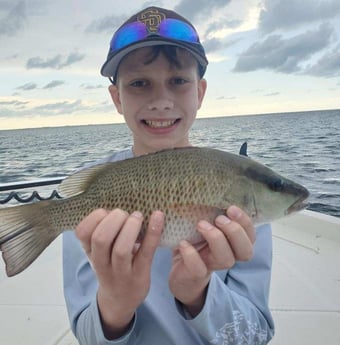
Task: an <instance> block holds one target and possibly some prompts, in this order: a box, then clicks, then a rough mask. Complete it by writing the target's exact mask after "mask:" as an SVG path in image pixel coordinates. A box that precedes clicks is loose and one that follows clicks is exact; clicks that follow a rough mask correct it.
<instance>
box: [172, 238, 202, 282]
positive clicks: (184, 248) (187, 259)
mask: <svg viewBox="0 0 340 345" xmlns="http://www.w3.org/2000/svg"><path fill="white" fill-rule="evenodd" d="M178 250H179V253H180V255H181V258H182V260H183V263H184V266H185V268H186V269H187V271H188V272H189V273H190V275H191V277H192V278H193V279H202V278H204V277H206V276H207V274H208V269H207V266H206V265H205V263H204V262H203V260H202V258H201V256H200V255H199V253H198V252H197V250H196V249H195V248H194V247H193V246H192V245H191V244H190V243H189V242H187V241H185V240H183V241H181V242H180V244H179V248H178Z"/></svg>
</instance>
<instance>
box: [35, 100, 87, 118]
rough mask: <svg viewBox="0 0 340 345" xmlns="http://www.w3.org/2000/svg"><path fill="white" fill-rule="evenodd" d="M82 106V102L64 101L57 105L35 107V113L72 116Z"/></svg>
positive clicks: (49, 104)
mask: <svg viewBox="0 0 340 345" xmlns="http://www.w3.org/2000/svg"><path fill="white" fill-rule="evenodd" d="M81 106H82V101H81V100H80V99H77V100H75V101H62V102H55V103H47V104H43V105H41V106H38V107H35V108H34V111H35V112H36V113H38V114H41V115H59V114H71V113H74V112H76V111H79V110H80V109H81Z"/></svg>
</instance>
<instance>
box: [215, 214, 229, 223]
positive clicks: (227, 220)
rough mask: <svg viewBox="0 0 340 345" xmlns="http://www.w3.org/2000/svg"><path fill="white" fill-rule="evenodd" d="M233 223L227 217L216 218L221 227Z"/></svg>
mask: <svg viewBox="0 0 340 345" xmlns="http://www.w3.org/2000/svg"><path fill="white" fill-rule="evenodd" d="M230 223H231V220H230V219H229V218H228V217H226V216H218V217H217V218H216V224H219V225H228V224H230Z"/></svg>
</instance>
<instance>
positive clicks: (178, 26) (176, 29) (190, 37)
mask: <svg viewBox="0 0 340 345" xmlns="http://www.w3.org/2000/svg"><path fill="white" fill-rule="evenodd" d="M149 35H150V36H151V35H158V36H161V37H165V38H169V39H174V40H180V41H185V42H189V43H198V35H197V33H196V31H195V30H194V28H192V27H191V26H190V25H189V24H187V23H184V22H182V21H180V20H177V19H165V20H163V21H162V22H161V23H160V24H159V26H158V32H157V33H149V32H148V28H147V26H146V25H145V24H144V23H141V22H133V23H130V24H127V25H125V26H123V27H122V28H121V29H119V30H118V31H117V32H116V33H115V35H114V36H113V38H112V40H111V44H110V48H111V51H112V52H114V51H116V50H119V49H122V48H124V47H126V46H128V45H129V44H132V43H135V42H138V41H140V40H143V39H145V38H147V37H148V36H149Z"/></svg>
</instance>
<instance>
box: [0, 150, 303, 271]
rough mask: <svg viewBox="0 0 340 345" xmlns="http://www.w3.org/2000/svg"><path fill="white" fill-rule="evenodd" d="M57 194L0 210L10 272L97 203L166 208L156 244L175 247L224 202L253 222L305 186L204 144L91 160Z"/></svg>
mask: <svg viewBox="0 0 340 345" xmlns="http://www.w3.org/2000/svg"><path fill="white" fill-rule="evenodd" d="M59 193H60V194H61V195H62V196H63V197H64V198H63V199H61V200H48V201H41V202H37V203H34V204H29V205H20V206H15V207H9V208H5V209H1V210H0V249H1V250H2V251H3V258H4V260H5V263H6V272H7V274H8V275H9V276H12V275H15V274H17V273H19V272H21V271H22V270H24V269H25V268H26V267H28V266H29V265H30V264H31V263H32V262H33V261H34V260H35V259H36V257H37V256H39V255H40V253H41V252H42V251H43V250H44V249H45V248H46V247H47V246H48V245H49V244H50V243H51V242H52V241H53V240H54V239H55V238H56V237H57V236H58V235H59V234H60V233H61V232H63V231H65V230H71V229H74V228H75V227H76V226H77V224H79V222H80V221H81V220H82V219H83V218H84V217H85V216H86V215H88V214H89V213H90V212H91V211H93V210H95V209H97V208H105V209H107V210H112V209H115V208H120V209H123V210H126V211H127V212H129V213H131V212H133V211H136V210H138V211H140V212H142V213H143V215H144V223H143V227H142V229H141V234H140V237H139V240H142V239H143V234H144V233H145V229H146V227H147V224H148V221H149V217H150V215H151V213H152V211H154V210H161V211H163V212H164V213H165V227H164V229H163V232H162V236H161V241H160V245H163V246H168V247H172V248H174V247H176V246H177V245H178V243H179V242H180V241H181V240H183V239H185V240H187V241H189V242H191V243H193V244H196V243H198V242H201V241H202V240H203V238H202V237H201V235H200V234H199V233H198V232H197V230H196V226H197V223H198V222H199V221H200V220H203V219H204V220H207V221H209V222H210V223H214V220H215V218H216V216H217V215H219V214H223V213H225V211H226V209H227V208H228V207H229V206H230V205H237V206H239V207H240V208H242V209H243V210H244V211H245V212H246V213H247V214H248V215H249V216H250V217H251V219H252V221H253V222H254V224H259V223H263V222H268V221H271V220H273V219H276V218H279V217H282V216H285V215H286V214H288V213H291V212H293V211H296V210H299V209H301V208H303V207H304V206H305V205H304V204H303V200H304V199H305V198H306V197H307V196H308V191H307V190H306V189H305V188H304V187H303V186H301V185H299V184H297V183H295V182H293V181H291V180H288V179H286V178H284V177H283V176H281V175H279V174H277V173H275V172H274V171H273V170H271V169H269V168H268V167H266V166H264V165H262V164H260V163H258V162H255V161H253V160H251V159H250V158H248V157H244V156H239V155H234V154H231V153H228V152H224V151H220V150H216V149H210V148H198V147H189V148H178V149H169V150H164V151H160V152H157V153H153V154H148V155H144V156H140V157H136V158H131V159H126V160H124V161H118V162H112V163H106V164H102V165H96V166H93V167H91V168H89V169H85V170H82V171H80V172H78V173H76V174H74V175H71V176H70V177H68V178H67V179H65V180H64V181H63V182H62V184H61V185H60V186H59Z"/></svg>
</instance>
